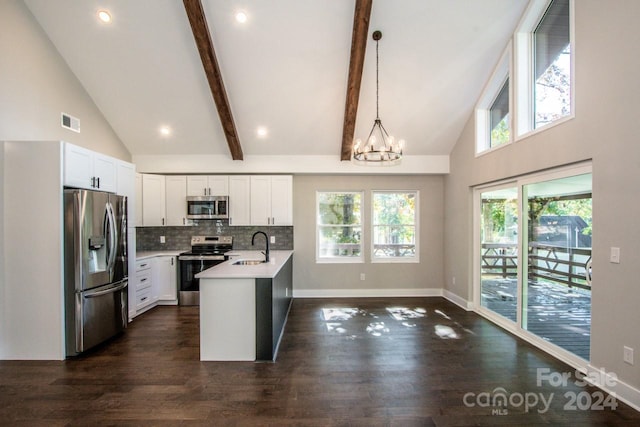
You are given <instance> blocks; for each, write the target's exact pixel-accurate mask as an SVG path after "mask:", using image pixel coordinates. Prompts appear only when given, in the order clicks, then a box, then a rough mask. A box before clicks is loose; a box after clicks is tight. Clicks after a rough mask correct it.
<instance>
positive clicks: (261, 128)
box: [256, 126, 269, 138]
mask: <svg viewBox="0 0 640 427" xmlns="http://www.w3.org/2000/svg"><path fill="white" fill-rule="evenodd" d="M268 133H269V130H268V129H267V128H266V127H264V126H259V127H258V129H256V135H258V138H265V137H266V136H267V134H268Z"/></svg>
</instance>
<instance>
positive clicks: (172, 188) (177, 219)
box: [165, 176, 191, 225]
mask: <svg viewBox="0 0 640 427" xmlns="http://www.w3.org/2000/svg"><path fill="white" fill-rule="evenodd" d="M165 185H166V215H167V220H166V223H165V225H190V224H191V222H190V221H187V177H186V176H167V177H165Z"/></svg>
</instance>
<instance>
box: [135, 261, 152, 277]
mask: <svg viewBox="0 0 640 427" xmlns="http://www.w3.org/2000/svg"><path fill="white" fill-rule="evenodd" d="M150 268H151V259H149V258H148V259H141V260H138V261H136V273H137V272H139V271H144V270H149V269H150Z"/></svg>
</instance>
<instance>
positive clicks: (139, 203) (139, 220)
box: [134, 173, 144, 226]
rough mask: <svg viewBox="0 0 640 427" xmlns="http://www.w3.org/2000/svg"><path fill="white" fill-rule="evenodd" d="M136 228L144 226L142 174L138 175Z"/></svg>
mask: <svg viewBox="0 0 640 427" xmlns="http://www.w3.org/2000/svg"><path fill="white" fill-rule="evenodd" d="M135 212H136V213H135V222H134V225H135V226H140V225H144V224H143V223H142V174H141V173H136V209H135Z"/></svg>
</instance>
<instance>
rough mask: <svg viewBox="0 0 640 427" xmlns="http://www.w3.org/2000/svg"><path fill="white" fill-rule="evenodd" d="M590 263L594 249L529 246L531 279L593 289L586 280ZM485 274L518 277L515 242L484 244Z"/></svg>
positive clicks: (536, 244) (483, 263)
mask: <svg viewBox="0 0 640 427" xmlns="http://www.w3.org/2000/svg"><path fill="white" fill-rule="evenodd" d="M590 260H591V248H566V247H560V246H553V245H547V244H542V243H538V242H532V243H530V244H529V269H528V275H529V279H530V280H538V279H543V280H549V281H552V282H557V283H562V284H564V285H566V286H569V287H576V288H581V289H591V285H590V284H589V283H588V282H587V280H586V278H585V273H586V271H587V268H588V267H587V264H588V263H589V261H590ZM482 272H483V273H484V274H496V275H500V276H502V277H503V278H506V277H515V276H517V274H518V247H517V246H516V245H514V244H513V243H483V244H482Z"/></svg>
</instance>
